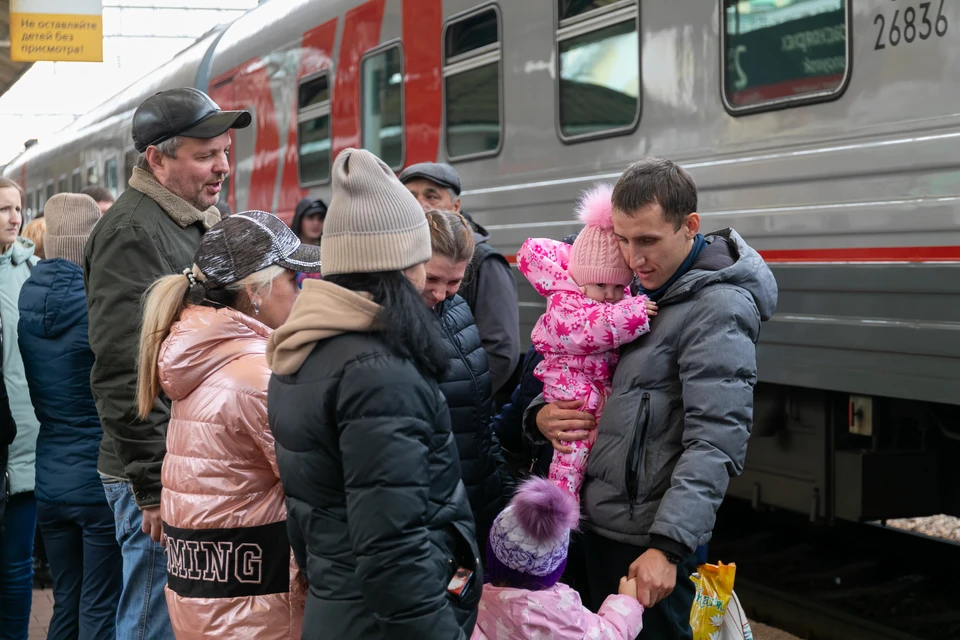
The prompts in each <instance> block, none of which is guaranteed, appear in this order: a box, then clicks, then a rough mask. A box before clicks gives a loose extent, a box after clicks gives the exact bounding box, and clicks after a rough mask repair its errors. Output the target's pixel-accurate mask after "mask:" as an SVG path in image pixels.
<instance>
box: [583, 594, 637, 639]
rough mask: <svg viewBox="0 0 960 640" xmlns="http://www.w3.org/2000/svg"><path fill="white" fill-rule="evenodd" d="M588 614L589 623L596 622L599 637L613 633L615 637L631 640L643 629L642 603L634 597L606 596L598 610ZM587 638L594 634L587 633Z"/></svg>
mask: <svg viewBox="0 0 960 640" xmlns="http://www.w3.org/2000/svg"><path fill="white" fill-rule="evenodd" d="M590 616H591V617H592V618H593V620H591V624H596V626H597V627H598V630H599V631H600V636H599V637H607V635H606V634H609V633H611V632H612V633H613V635H614V637H616V638H623V640H633V639H634V638H636V637H637V635H638V634H639V633H640V630H641V629H643V621H642V619H641V618H642V617H643V605H641V604H640V603H639V602H637V599H636V598H631V597H630V596H623V595H612V596H607V599H606V600H604V601H603V604H602V605H600V610H599V611H598V612H597V613H595V614H593V613H591V614H590ZM587 637H588V638H592V637H594V636H592V635H590V634H589V633H588V634H587Z"/></svg>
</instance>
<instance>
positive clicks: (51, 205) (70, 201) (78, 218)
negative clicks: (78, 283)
mask: <svg viewBox="0 0 960 640" xmlns="http://www.w3.org/2000/svg"><path fill="white" fill-rule="evenodd" d="M43 217H44V218H46V219H47V233H46V234H45V235H44V236H43V255H44V257H45V258H47V259H52V258H63V259H64V260H69V261H70V262H72V263H74V264H77V265H80V266H81V267H82V266H83V246H84V245H85V244H86V243H87V236H89V235H90V232H91V231H93V227H94V225H95V224H97V221H98V220H100V207H98V206H97V202H96V200H94V199H93V198H91V197H90V196H88V195H85V194H82V193H58V194H56V195H55V196H53V197H52V198H50V199H49V200H47V204H46V205H44V207H43Z"/></svg>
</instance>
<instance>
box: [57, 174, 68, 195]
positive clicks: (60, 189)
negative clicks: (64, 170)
mask: <svg viewBox="0 0 960 640" xmlns="http://www.w3.org/2000/svg"><path fill="white" fill-rule="evenodd" d="M69 191H70V180H69V179H68V178H67V174H63V175H62V176H60V179H59V180H57V193H67V192H69Z"/></svg>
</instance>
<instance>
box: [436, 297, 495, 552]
mask: <svg viewBox="0 0 960 640" xmlns="http://www.w3.org/2000/svg"><path fill="white" fill-rule="evenodd" d="M435 311H436V313H437V316H438V317H439V318H440V324H441V326H442V327H443V338H444V342H445V343H446V345H447V358H448V359H449V361H450V366H449V368H448V370H447V373H446V375H445V376H444V377H443V379H442V380H441V381H440V391H441V392H443V395H444V397H445V398H446V399H447V405H448V406H449V407H450V421H451V424H452V426H453V434H454V437H455V438H456V441H457V450H458V452H459V454H460V472H461V474H462V477H463V484H464V485H465V486H466V488H467V495H468V496H469V497H470V508H471V509H472V510H473V518H474V521H475V523H476V530H477V545H478V546H479V548H480V549H481V550H482V549H484V548H485V545H486V541H487V535H488V534H489V532H490V526H491V525H492V524H493V520H494V518H496V517H497V514H498V513H500V512H501V511H502V510H503V508H504V507H506V506H507V503H508V502H509V500H510V496H511V494H512V493H513V479H512V478H511V477H510V473H509V471H508V469H507V463H506V462H505V461H504V458H503V452H502V451H501V449H500V442H499V440H497V436H496V434H494V432H493V427H492V426H491V425H490V410H491V405H492V401H491V388H490V371H489V369H488V367H487V354H486V352H485V351H484V350H483V345H482V343H481V342H480V332H479V331H478V330H477V325H476V322H474V319H473V314H472V313H471V312H470V307H469V306H468V305H467V303H466V301H465V300H464V299H463V298H461V297H460V296H458V295H454V296H453V297H452V298H447V299H446V300H444V301H443V302H441V303H440V304H438V305H437V306H436V308H435Z"/></svg>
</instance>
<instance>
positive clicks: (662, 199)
mask: <svg viewBox="0 0 960 640" xmlns="http://www.w3.org/2000/svg"><path fill="white" fill-rule="evenodd" d="M651 204H659V205H660V207H661V208H662V209H663V216H664V218H665V219H666V220H667V222H671V223H673V228H674V230H676V231H679V230H680V227H682V226H683V222H684V220H686V218H687V216H688V215H690V214H691V213H694V212H695V211H696V210H697V185H696V183H695V182H694V181H693V178H691V177H690V174H689V173H687V172H686V171H684V170H683V168H681V167H680V166H678V165H677V164H676V163H674V162H671V161H670V160H665V159H663V158H655V157H650V158H644V159H643V160H640V161H639V162H635V163H633V164H632V165H630V167H629V168H628V169H627V170H626V171H624V172H623V175H622V176H620V179H619V180H617V185H616V186H615V187H614V188H613V208H614V209H615V210H616V211H619V212H620V213H623V214H624V215H627V216H629V215H632V214H634V213H636V212H637V211H639V210H640V209H642V208H644V207H646V206H649V205H651Z"/></svg>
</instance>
